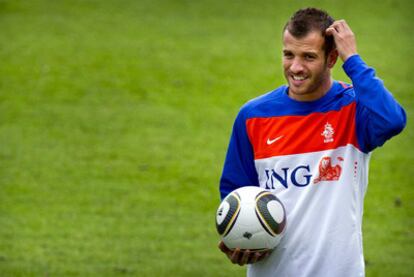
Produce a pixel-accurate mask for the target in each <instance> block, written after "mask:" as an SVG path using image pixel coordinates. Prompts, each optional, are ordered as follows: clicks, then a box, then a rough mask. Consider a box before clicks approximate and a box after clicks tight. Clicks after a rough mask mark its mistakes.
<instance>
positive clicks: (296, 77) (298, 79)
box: [292, 75, 306, 81]
mask: <svg viewBox="0 0 414 277" xmlns="http://www.w3.org/2000/svg"><path fill="white" fill-rule="evenodd" d="M292 78H293V80H295V81H303V80H305V79H306V78H305V76H298V75H292Z"/></svg>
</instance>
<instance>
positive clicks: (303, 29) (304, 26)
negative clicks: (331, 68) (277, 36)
mask: <svg viewBox="0 0 414 277" xmlns="http://www.w3.org/2000/svg"><path fill="white" fill-rule="evenodd" d="M334 21H335V20H334V19H333V18H332V17H331V16H330V15H329V14H328V13H327V12H326V11H324V10H321V9H317V8H305V9H300V10H298V11H297V12H295V13H294V14H293V15H292V17H291V18H290V19H289V21H288V22H287V23H286V25H285V27H284V28H283V32H285V31H286V30H288V31H289V33H290V34H291V35H292V36H294V37H296V38H303V37H305V36H306V35H307V34H309V33H310V32H313V31H319V32H320V33H321V35H322V37H324V38H325V44H324V46H323V48H324V50H325V55H326V56H327V55H328V54H329V52H331V51H332V49H334V47H335V42H334V40H333V37H332V36H326V35H325V31H326V29H327V28H328V27H329V26H331V25H332V23H334Z"/></svg>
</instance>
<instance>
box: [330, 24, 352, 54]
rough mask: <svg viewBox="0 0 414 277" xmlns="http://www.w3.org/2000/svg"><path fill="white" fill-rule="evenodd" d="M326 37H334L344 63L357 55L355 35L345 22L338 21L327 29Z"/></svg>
mask: <svg viewBox="0 0 414 277" xmlns="http://www.w3.org/2000/svg"><path fill="white" fill-rule="evenodd" d="M326 35H330V36H333V38H334V40H335V45H336V49H337V50H338V54H339V56H340V57H341V59H342V60H343V61H346V60H347V59H348V58H349V57H350V56H352V55H355V54H356V53H357V49H356V48H357V47H356V40H355V36H354V33H353V32H352V30H351V28H350V27H349V25H348V23H346V21H345V20H343V19H341V20H337V21H335V22H334V23H332V25H331V26H329V27H328V28H327V29H326Z"/></svg>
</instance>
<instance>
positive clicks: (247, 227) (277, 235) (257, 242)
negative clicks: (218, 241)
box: [216, 186, 286, 250]
mask: <svg viewBox="0 0 414 277" xmlns="http://www.w3.org/2000/svg"><path fill="white" fill-rule="evenodd" d="M285 226H286V212H285V208H284V206H283V204H282V202H281V201H280V200H279V199H278V198H277V197H276V195H274V194H273V193H272V192H270V191H267V190H265V189H263V188H260V187H255V186H247V187H241V188H239V189H236V190H234V191H233V192H231V193H230V194H229V195H227V196H226V198H224V199H223V201H222V202H221V204H220V206H219V207H218V209H217V213H216V227H217V231H218V233H219V235H220V236H221V238H222V240H223V242H224V244H225V245H226V246H227V247H228V248H230V249H235V248H239V249H250V250H264V249H273V248H275V247H276V246H277V245H278V244H279V242H280V240H281V238H282V234H283V231H284V229H285Z"/></svg>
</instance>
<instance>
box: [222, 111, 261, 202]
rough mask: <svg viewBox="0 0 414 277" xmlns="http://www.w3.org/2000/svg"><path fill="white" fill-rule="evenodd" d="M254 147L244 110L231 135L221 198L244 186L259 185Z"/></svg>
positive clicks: (239, 115)
mask: <svg viewBox="0 0 414 277" xmlns="http://www.w3.org/2000/svg"><path fill="white" fill-rule="evenodd" d="M258 185H259V181H258V176H257V172H256V168H255V165H254V154H253V147H252V145H251V143H250V140H249V137H248V135H247V130H246V120H245V118H244V117H243V115H242V111H241V112H240V113H239V114H238V116H237V118H236V120H235V122H234V125H233V131H232V134H231V137H230V143H229V147H228V149H227V155H226V159H225V162H224V167H223V173H222V175H221V179H220V196H221V199H223V198H224V197H226V196H227V194H229V193H230V192H232V191H233V190H235V189H237V188H239V187H243V186H258Z"/></svg>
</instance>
